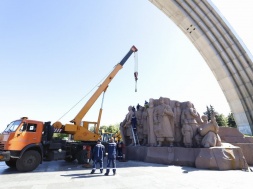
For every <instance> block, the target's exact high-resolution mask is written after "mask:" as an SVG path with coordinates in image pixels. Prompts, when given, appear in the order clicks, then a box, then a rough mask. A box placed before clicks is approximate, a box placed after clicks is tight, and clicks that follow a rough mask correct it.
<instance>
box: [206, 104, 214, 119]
mask: <svg viewBox="0 0 253 189" xmlns="http://www.w3.org/2000/svg"><path fill="white" fill-rule="evenodd" d="M214 112H215V110H214V107H213V106H212V105H210V107H208V106H206V111H205V112H203V113H204V115H206V116H207V117H208V121H210V120H211V116H212V114H213V113H214Z"/></svg>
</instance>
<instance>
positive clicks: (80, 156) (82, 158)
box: [76, 150, 88, 164]
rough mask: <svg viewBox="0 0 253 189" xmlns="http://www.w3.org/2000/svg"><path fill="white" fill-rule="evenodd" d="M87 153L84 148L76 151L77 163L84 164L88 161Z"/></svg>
mask: <svg viewBox="0 0 253 189" xmlns="http://www.w3.org/2000/svg"><path fill="white" fill-rule="evenodd" d="M87 154H88V152H87V151H86V150H81V151H79V152H77V154H76V159H77V162H78V164H85V163H87V162H88V159H87Z"/></svg>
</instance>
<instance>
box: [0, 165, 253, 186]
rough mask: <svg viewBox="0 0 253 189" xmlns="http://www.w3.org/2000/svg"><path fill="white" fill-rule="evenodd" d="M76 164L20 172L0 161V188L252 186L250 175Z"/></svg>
mask: <svg viewBox="0 0 253 189" xmlns="http://www.w3.org/2000/svg"><path fill="white" fill-rule="evenodd" d="M90 171H91V168H83V167H82V166H81V165H79V164H77V163H76V162H72V163H67V162H65V161H52V162H43V164H41V165H40V166H39V167H38V168H37V169H36V170H35V171H33V172H29V173H20V172H17V171H16V170H15V169H10V168H8V167H7V166H6V165H5V163H4V162H0V174H1V175H0V183H1V184H0V188H4V189H17V188H18V189H55V188H58V189H65V188H66V189H67V188H68V189H70V188H71V189H79V188H85V189H100V188H101V189H107V188H110V189H127V188H138V189H139V188H160V189H161V188H170V189H173V188H177V189H181V188H187V189H188V188H189V189H191V188H199V189H203V188H212V189H213V188H215V189H217V188H221V189H226V188H229V189H233V188H239V187H240V188H244V187H250V186H252V185H253V184H252V178H253V172H246V171H242V170H229V171H218V170H200V169H195V168H192V167H182V166H173V165H161V164H154V163H145V162H138V161H127V162H118V161H117V174H116V176H112V171H111V172H110V174H111V175H110V176H104V175H103V174H100V173H99V170H97V171H96V173H95V174H93V175H91V174H90Z"/></svg>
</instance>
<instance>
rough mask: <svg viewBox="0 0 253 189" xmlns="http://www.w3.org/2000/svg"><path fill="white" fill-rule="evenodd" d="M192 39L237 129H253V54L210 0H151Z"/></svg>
mask: <svg viewBox="0 0 253 189" xmlns="http://www.w3.org/2000/svg"><path fill="white" fill-rule="evenodd" d="M149 1H150V2H151V3H153V4H154V5H155V6H157V7H158V8H159V9H160V10H161V11H162V12H163V13H164V14H166V15H167V16H168V17H169V18H170V19H171V20H172V21H173V22H174V23H175V24H176V25H177V26H178V27H179V28H180V29H181V30H182V31H183V33H184V34H185V35H186V36H187V37H188V38H189V39H190V41H191V42H192V43H193V45H194V46H195V47H196V48H197V50H198V51H199V53H200V54H201V55H202V57H203V58H204V59H205V61H206V63H207V64H208V66H209V68H210V69H211V71H212V72H213V74H214V76H215V78H216V80H217V81H218V83H219V85H220V87H221V89H222V91H223V93H224V95H225V97H226V99H227V101H228V104H229V106H230V109H231V111H232V112H233V114H234V118H235V121H236V123H237V126H238V129H239V131H240V132H242V133H244V134H252V131H253V63H252V56H251V54H250V53H249V51H248V50H247V48H246V47H245V45H244V44H243V43H242V42H241V41H240V39H239V37H238V36H237V34H236V33H235V32H234V31H233V29H232V28H231V27H230V25H229V23H228V22H227V21H226V20H225V18H223V16H222V15H221V14H220V13H219V11H218V9H217V8H216V7H215V6H214V4H213V3H212V2H211V1H210V0H149Z"/></svg>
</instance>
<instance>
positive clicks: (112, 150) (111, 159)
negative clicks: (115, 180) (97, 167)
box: [105, 138, 117, 176]
mask: <svg viewBox="0 0 253 189" xmlns="http://www.w3.org/2000/svg"><path fill="white" fill-rule="evenodd" d="M116 148H117V145H116V143H115V142H114V139H113V138H111V139H110V141H109V144H108V153H107V167H106V173H105V176H108V175H109V172H110V166H111V163H112V171H113V175H116V154H117V153H116Z"/></svg>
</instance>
